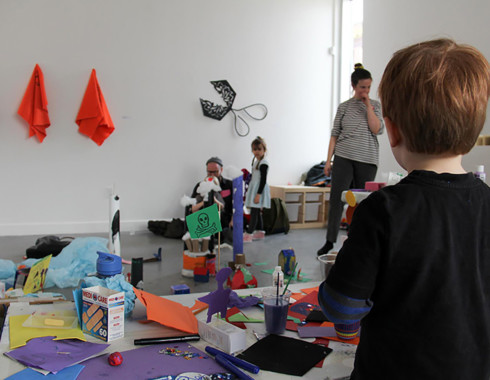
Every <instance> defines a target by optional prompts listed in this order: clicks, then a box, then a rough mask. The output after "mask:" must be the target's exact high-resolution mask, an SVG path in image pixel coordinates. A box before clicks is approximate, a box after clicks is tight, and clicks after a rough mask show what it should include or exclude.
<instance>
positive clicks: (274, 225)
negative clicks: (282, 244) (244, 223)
mask: <svg viewBox="0 0 490 380" xmlns="http://www.w3.org/2000/svg"><path fill="white" fill-rule="evenodd" d="M262 221H263V223H264V230H265V233H266V234H267V235H271V234H279V233H285V234H287V233H288V232H289V215H288V210H287V209H286V203H284V201H283V200H282V199H280V198H272V199H271V208H264V209H263V211H262Z"/></svg>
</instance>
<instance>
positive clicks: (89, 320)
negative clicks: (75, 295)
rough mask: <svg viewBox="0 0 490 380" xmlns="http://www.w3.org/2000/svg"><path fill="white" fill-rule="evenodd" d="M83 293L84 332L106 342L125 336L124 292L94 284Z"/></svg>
mask: <svg viewBox="0 0 490 380" xmlns="http://www.w3.org/2000/svg"><path fill="white" fill-rule="evenodd" d="M82 294H83V312H82V330H83V332H84V333H86V334H89V335H91V336H94V337H96V338H99V339H102V340H104V341H106V342H111V341H113V340H116V339H119V338H122V337H124V292H117V291H115V290H111V289H107V288H103V287H101V286H92V287H90V288H84V289H83V290H82Z"/></svg>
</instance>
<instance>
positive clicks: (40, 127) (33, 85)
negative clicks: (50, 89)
mask: <svg viewBox="0 0 490 380" xmlns="http://www.w3.org/2000/svg"><path fill="white" fill-rule="evenodd" d="M17 113H18V114H19V115H20V116H21V117H22V118H23V119H24V120H25V121H26V122H27V123H28V124H29V137H31V136H34V135H36V137H37V138H38V140H39V142H43V140H44V138H45V137H46V128H48V127H49V126H50V125H51V122H50V121H49V115H48V99H47V98H46V91H45V89H44V75H43V72H42V71H41V68H40V67H39V65H38V64H36V66H35V67H34V71H33V72H32V76H31V80H30V81H29V84H28V85H27V89H26V92H25V93H24V97H23V98H22V102H21V103H20V106H19V109H18V110H17Z"/></svg>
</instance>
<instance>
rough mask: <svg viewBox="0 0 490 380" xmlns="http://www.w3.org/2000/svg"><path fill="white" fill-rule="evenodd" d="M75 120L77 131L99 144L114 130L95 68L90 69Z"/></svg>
mask: <svg viewBox="0 0 490 380" xmlns="http://www.w3.org/2000/svg"><path fill="white" fill-rule="evenodd" d="M76 122H77V124H78V127H79V128H78V131H79V132H80V133H83V134H84V135H86V136H88V137H90V138H91V139H92V140H93V141H95V143H96V144H97V145H99V146H100V145H102V143H103V142H104V141H105V139H106V138H108V137H109V136H110V135H111V133H112V132H113V131H114V123H113V122H112V119H111V115H110V114H109V110H108V109H107V105H106V104H105V99H104V95H102V90H101V89H100V86H99V83H98V82H97V76H96V75H95V69H92V74H91V75H90V80H89V82H88V85H87V89H86V90H85V95H84V96H83V100H82V105H81V106H80V110H79V111H78V115H77V120H76Z"/></svg>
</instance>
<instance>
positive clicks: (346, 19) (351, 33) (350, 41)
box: [340, 0, 369, 102]
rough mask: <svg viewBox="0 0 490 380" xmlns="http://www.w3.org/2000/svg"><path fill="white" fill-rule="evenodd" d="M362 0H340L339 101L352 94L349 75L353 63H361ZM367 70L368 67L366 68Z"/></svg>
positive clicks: (352, 68) (352, 69)
mask: <svg viewBox="0 0 490 380" xmlns="http://www.w3.org/2000/svg"><path fill="white" fill-rule="evenodd" d="M363 2H364V0H343V1H342V33H341V36H342V37H341V39H342V41H341V46H342V51H341V60H340V101H341V102H343V101H345V100H347V99H349V98H350V97H351V96H352V86H351V83H350V76H351V74H352V71H354V64H355V63H358V62H360V63H363V60H362V59H363V55H362V23H363ZM366 69H367V70H369V68H366Z"/></svg>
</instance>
